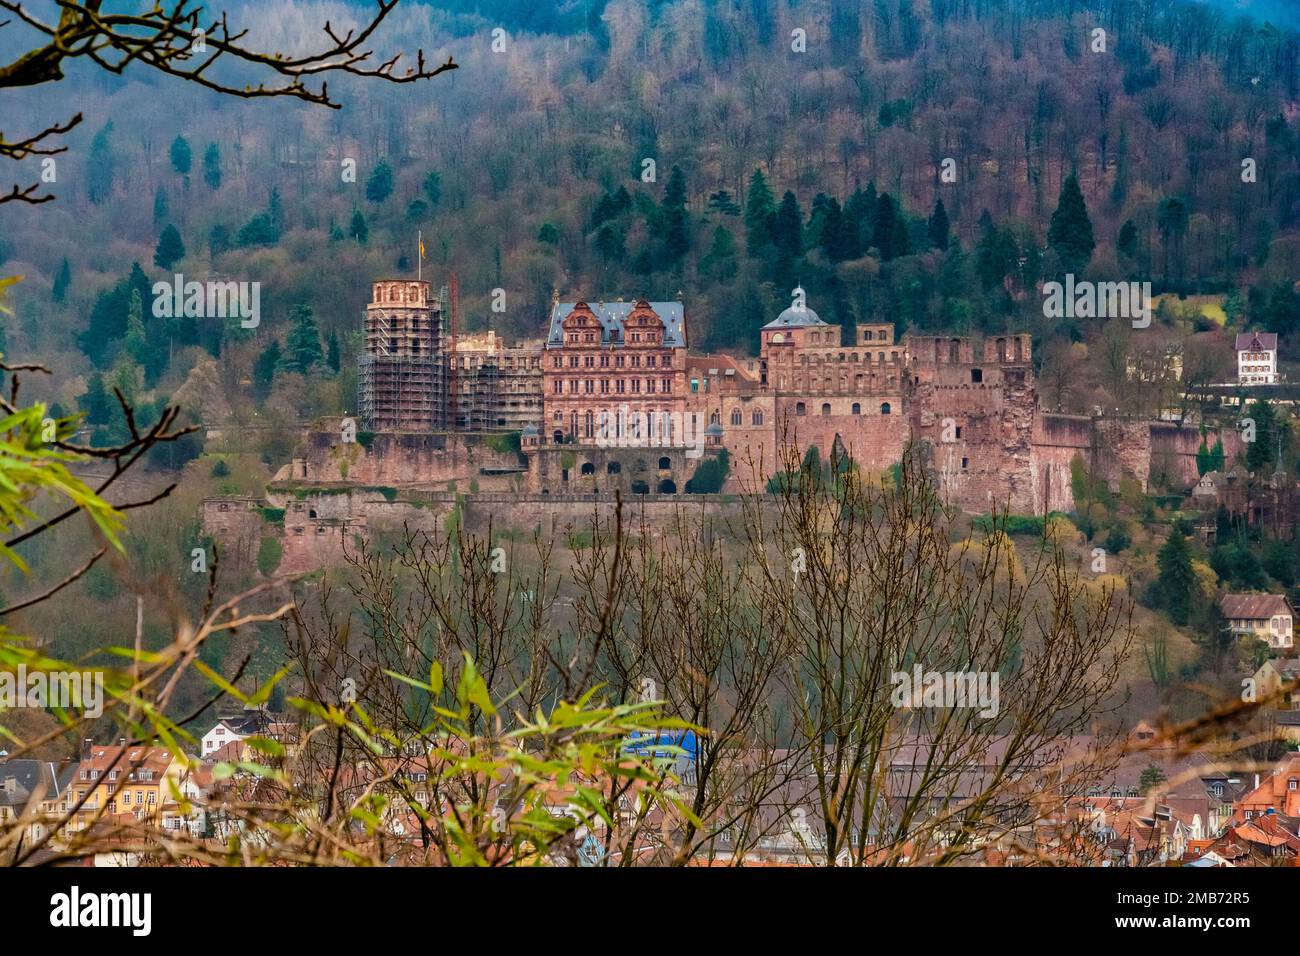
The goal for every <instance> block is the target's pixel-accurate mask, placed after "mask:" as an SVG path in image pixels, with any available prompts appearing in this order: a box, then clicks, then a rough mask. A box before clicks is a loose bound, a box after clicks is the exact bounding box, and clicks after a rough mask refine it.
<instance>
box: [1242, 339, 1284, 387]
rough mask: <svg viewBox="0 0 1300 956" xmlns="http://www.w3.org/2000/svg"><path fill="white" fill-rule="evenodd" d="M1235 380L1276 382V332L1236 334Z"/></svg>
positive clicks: (1270, 383)
mask: <svg viewBox="0 0 1300 956" xmlns="http://www.w3.org/2000/svg"><path fill="white" fill-rule="evenodd" d="M1237 381H1238V382H1239V383H1240V384H1242V385H1276V384H1277V383H1278V374H1277V333H1276V332H1242V333H1239V334H1238V335H1237Z"/></svg>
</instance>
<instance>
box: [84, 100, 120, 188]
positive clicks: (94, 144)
mask: <svg viewBox="0 0 1300 956" xmlns="http://www.w3.org/2000/svg"><path fill="white" fill-rule="evenodd" d="M112 136H113V121H112V120H109V121H108V122H107V123H105V124H104V125H103V127H102V128H101V129H100V131H99V132H98V133H96V134H95V138H94V139H93V140H91V141H90V158H89V162H88V164H87V166H88V168H87V170H86V195H87V197H88V198H89V199H90V201H91V202H92V203H95V204H96V205H99V204H100V203H103V202H105V201H107V200H108V198H109V197H110V196H112V195H113V178H114V175H115V173H116V157H115V156H114V155H113V143H112Z"/></svg>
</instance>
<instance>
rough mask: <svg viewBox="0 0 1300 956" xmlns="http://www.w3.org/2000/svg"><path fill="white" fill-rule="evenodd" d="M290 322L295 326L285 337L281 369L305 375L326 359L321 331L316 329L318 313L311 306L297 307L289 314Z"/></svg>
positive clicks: (291, 327)
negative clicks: (321, 345)
mask: <svg viewBox="0 0 1300 956" xmlns="http://www.w3.org/2000/svg"><path fill="white" fill-rule="evenodd" d="M289 321H290V322H291V323H293V324H292V325H291V326H290V328H289V334H288V335H287V336H286V337H285V342H284V355H283V357H282V358H281V359H280V368H281V369H283V370H285V371H289V372H301V373H303V374H304V375H305V374H306V373H307V372H308V371H310V370H311V368H312V367H313V366H315V365H317V364H318V363H320V362H322V361H324V359H325V355H324V353H323V352H322V351H321V347H320V331H319V330H318V329H317V328H316V313H315V312H313V311H312V309H311V306H309V305H295V306H294V307H293V309H292V311H290V313H289Z"/></svg>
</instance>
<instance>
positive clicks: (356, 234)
mask: <svg viewBox="0 0 1300 956" xmlns="http://www.w3.org/2000/svg"><path fill="white" fill-rule="evenodd" d="M348 238H350V239H355V240H356V241H357V242H359V243H360V244H361V245H363V246H364V245H365V244H366V242H368V241H369V239H370V227H369V226H367V225H366V217H365V216H363V215H361V210H360V209H358V210H356V211H354V212H353V213H352V221H351V222H350V223H348Z"/></svg>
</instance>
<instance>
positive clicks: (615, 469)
mask: <svg viewBox="0 0 1300 956" xmlns="http://www.w3.org/2000/svg"><path fill="white" fill-rule="evenodd" d="M622 470H623V466H622V465H620V464H619V463H618V462H616V461H611V462H610V463H609V464H608V465H606V466H605V474H607V475H617V474H618V473H619V472H620V471H622Z"/></svg>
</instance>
